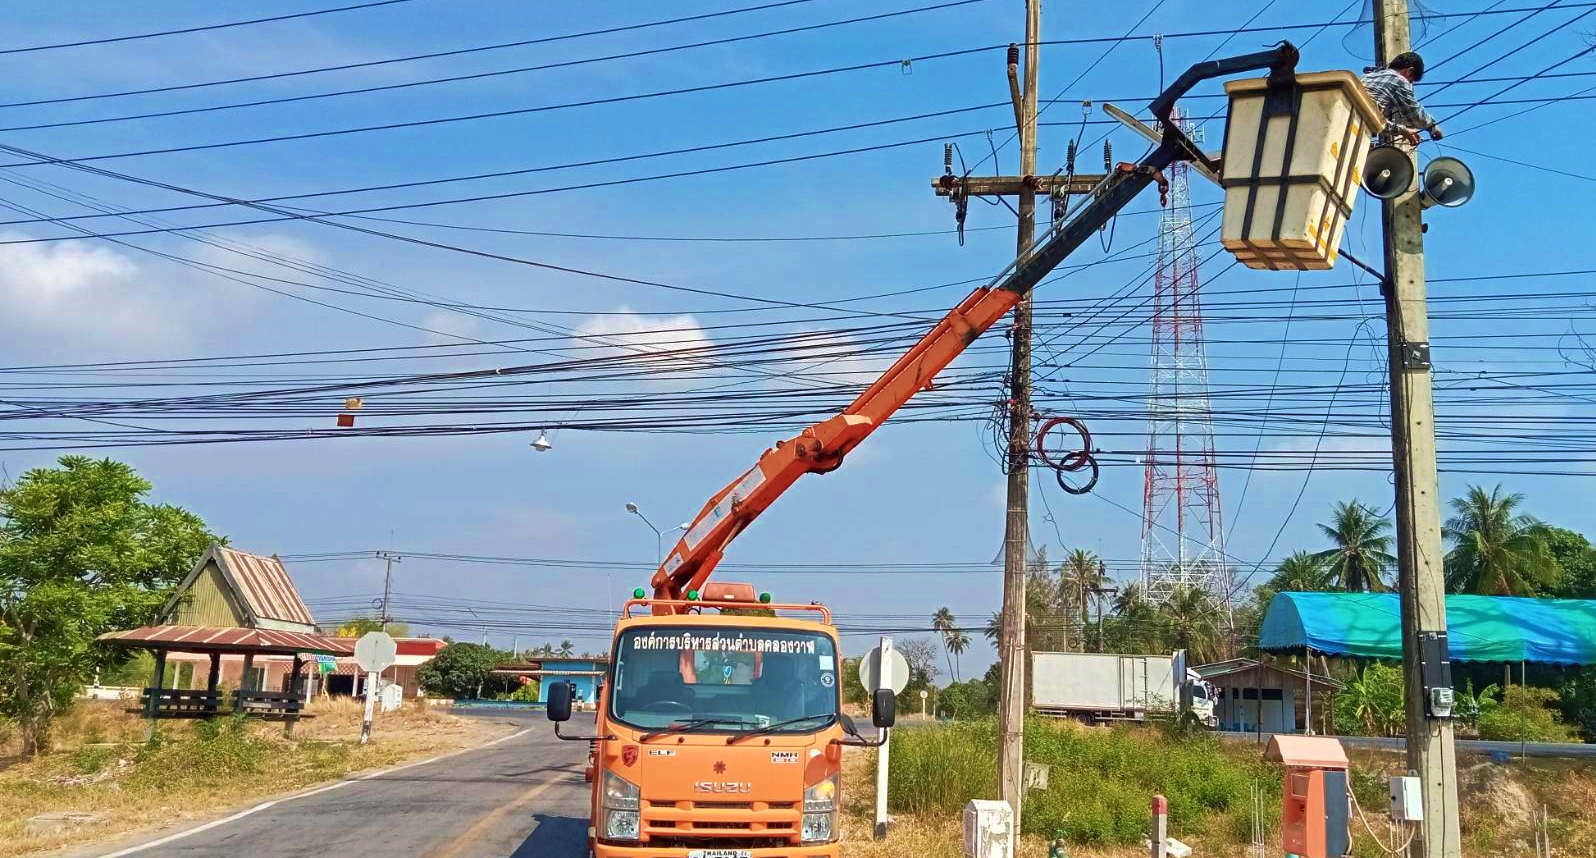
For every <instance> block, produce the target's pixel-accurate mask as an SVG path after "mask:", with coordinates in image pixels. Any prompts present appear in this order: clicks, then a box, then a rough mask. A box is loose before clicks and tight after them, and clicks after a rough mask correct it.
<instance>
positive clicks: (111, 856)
mask: <svg viewBox="0 0 1596 858" xmlns="http://www.w3.org/2000/svg"><path fill="white" fill-rule="evenodd" d="M530 732H532V728H530V727H529V728H527V729H525V730H519V731H517V732H514V733H511V734H510V735H508V736H500V737H499V738H497V739H494V740H493V741H491V742H487V743H484V744H481V745H476V746H474V747H470V748H461V749H460V750H458V751H450V752H449V753H447V754H439V755H438V756H436V757H432V758H430V759H426V760H419V761H417V762H414V763H405V764H404V765H402V766H395V767H394V768H391V769H378V770H377V771H374V772H367V773H366V774H363V775H361V776H360V777H357V778H349V779H347V780H341V781H338V782H337V783H330V784H327V785H326V786H320V787H316V788H315V789H311V790H306V791H304V792H298V793H294V794H293V795H288V796H283V797H282V798H274V799H272V800H271V801H263V802H261V803H260V804H257V805H255V806H254V807H250V808H245V809H244V810H241V811H239V812H237V813H235V814H233V815H232V816H224V817H222V818H221V819H213V820H211V821H210V822H207V823H205V824H203V825H196V826H194V827H193V828H185V829H183V830H182V831H179V832H176V833H174V834H168V835H166V836H165V837H162V838H160V839H159V840H151V841H150V842H148V843H140V844H138V845H136V846H129V847H127V848H126V849H118V850H117V851H115V852H107V853H105V854H104V855H101V856H99V857H98V858H122V856H124V855H133V854H136V853H139V852H143V851H145V850H146V849H154V848H155V847H157V846H165V845H166V844H168V843H171V842H172V841H174V840H182V839H183V838H185V837H192V836H193V835H195V834H199V833H200V832H202V831H209V830H211V829H212V828H216V827H217V826H221V825H226V824H227V823H229V822H237V821H238V820H240V819H243V818H244V817H246V816H250V815H252V814H256V813H260V812H261V811H263V810H268V809H270V808H273V807H276V806H277V805H279V804H286V803H287V802H290V801H298V800H299V799H302V798H309V797H311V796H313V795H320V794H322V793H324V792H332V791H333V790H335V789H341V788H343V787H346V786H349V785H350V784H352V783H356V782H358V781H369V780H371V779H372V778H380V777H383V776H385V775H391V774H394V773H395V772H402V771H404V770H405V769H413V768H415V767H417V766H425V765H428V764H429V763H436V762H438V761H439V760H447V759H449V758H450V757H454V756H458V755H460V754H465V753H469V752H471V751H480V750H482V749H484V748H491V747H493V746H494V745H497V744H499V743H501V742H508V741H510V740H511V739H514V738H517V737H519V736H525V735H526V734H528V733H530Z"/></svg>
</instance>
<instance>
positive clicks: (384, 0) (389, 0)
mask: <svg viewBox="0 0 1596 858" xmlns="http://www.w3.org/2000/svg"><path fill="white" fill-rule="evenodd" d="M409 2H411V0H374V2H370V3H357V4H355V5H353V6H335V7H333V8H331V9H316V10H313V11H310V12H293V13H290V14H286V15H273V16H271V17H268V18H251V19H249V20H247V21H229V22H227V23H225V24H204V25H201V26H197V27H183V28H181V29H176V30H159V31H156V32H153V33H136V34H133V35H127V36H105V37H102V38H98V39H83V40H80V41H76V42H56V43H55V44H50V45H32V46H29V47H25V48H0V54H28V53H35V52H38V51H54V50H59V49H61V48H81V47H84V46H87V45H109V44H112V43H114V42H133V41H138V40H140V39H158V38H161V37H163V36H178V35H184V34H187V33H204V32H208V31H211V30H226V29H230V28H233V27H248V26H251V25H254V24H270V23H273V22H276V21H290V20H294V19H296V18H314V17H316V16H318V15H331V14H333V13H335V12H352V11H354V10H356V9H374V8H376V7H378V6H393V5H396V4H399V3H409Z"/></svg>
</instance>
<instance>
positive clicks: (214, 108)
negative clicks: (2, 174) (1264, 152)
mask: <svg viewBox="0 0 1596 858" xmlns="http://www.w3.org/2000/svg"><path fill="white" fill-rule="evenodd" d="M985 2H987V0H949V2H944V3H939V4H936V5H932V6H920V7H917V8H914V9H903V10H900V11H896V12H881V13H878V14H875V15H864V16H861V17H856V18H846V19H843V20H840V21H826V22H822V23H819V24H806V25H803V26H799V27H787V28H784V29H780V30H769V31H766V32H762V33H749V34H746V35H741V36H727V37H725V38H720V39H710V40H707V41H701V42H691V43H688V44H682V45H670V46H668V47H663V48H645V49H642V50H636V51H626V52H624V53H618V54H607V55H604V56H597V57H585V58H582V59H575V60H562V61H559V62H552V63H543V64H540V65H534V66H521V67H518V68H511V69H497V70H494V71H485V72H474V73H472V74H461V75H451V76H448V77H434V78H426V79H424V80H414V81H405V82H403V83H385V84H374V85H372V86H363V87H356V88H353V89H341V90H335V91H333V92H318V93H308V94H304V95H285V96H279V97H276V98H261V99H255V100H253V101H237V102H229V103H226V104H212V105H206V106H202V107H185V108H178V109H175V110H158V111H148V112H145V113H133V114H127V115H123V116H100V117H91V118H88V119H71V120H65V121H61V122H45V123H35V124H32V125H14V126H11V127H9V128H0V131H39V130H43V129H47V128H70V127H76V126H82V125H102V124H105V123H110V122H130V121H133V120H138V119H160V118H166V117H172V116H192V115H195V114H201V113H215V112H218V111H224V110H240V109H244V108H251V107H265V106H268V105H273V104H293V103H298V102H303V101H316V100H319V99H323V98H336V97H340V96H345V95H365V94H370V93H374V92H392V91H395V90H403V89H414V88H416V87H423V86H435V85H438V84H445V83H461V82H463V81H473V80H486V79H488V78H495V77H503V76H506V75H514V74H526V73H530V72H536V71H548V70H550V69H562V68H573V67H576V66H583V65H592V64H594V63H603V62H611V61H614V60H625V59H635V58H637V57H647V56H656V55H659V54H666V53H674V52H676V51H685V50H691V49H694V48H705V47H713V46H718V45H730V44H736V43H739V42H748V41H754V40H756V39H766V38H770V37H773V36H786V35H792V34H794V33H807V32H812V31H815V30H825V29H829V28H832V27H842V26H847V25H849V24H859V23H865V22H870V21H884V20H888V19H891V18H900V17H903V16H906V15H917V14H920V13H922V12H935V11H940V10H943V9H952V8H954V7H958V6H968V5H970V4H972V3H985ZM666 94H675V93H666ZM648 97H654V96H648ZM550 109H559V108H550ZM503 115H511V114H504V113H495V114H484V116H503ZM467 118H471V119H477V118H483V117H481V116H475V117H467ZM454 121H460V120H454Z"/></svg>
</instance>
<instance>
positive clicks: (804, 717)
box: [726, 712, 831, 745]
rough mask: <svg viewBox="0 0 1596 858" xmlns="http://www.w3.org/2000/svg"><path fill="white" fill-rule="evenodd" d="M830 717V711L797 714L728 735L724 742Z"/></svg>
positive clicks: (728, 742) (738, 740)
mask: <svg viewBox="0 0 1596 858" xmlns="http://www.w3.org/2000/svg"><path fill="white" fill-rule="evenodd" d="M830 717H831V713H830V712H816V713H814V714H812V715H799V716H798V717H797V718H788V719H787V720H785V721H777V722H776V723H774V724H767V725H765V726H763V727H760V728H759V729H757V730H749V731H747V732H745V733H738V734H737V735H735V736H731V737H728V738H727V739H726V744H728V745H735V744H737V743H738V742H740V741H742V740H743V739H747V738H750V737H753V736H763V735H765V734H766V733H774V732H776V731H777V730H780V729H781V728H783V727H791V726H792V725H794V724H802V723H803V722H805V721H813V720H815V719H816V718H830Z"/></svg>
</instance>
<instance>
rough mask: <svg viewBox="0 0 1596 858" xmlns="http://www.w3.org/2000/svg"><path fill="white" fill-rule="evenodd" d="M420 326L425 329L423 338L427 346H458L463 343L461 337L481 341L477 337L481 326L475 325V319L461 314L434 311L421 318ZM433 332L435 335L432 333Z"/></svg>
mask: <svg viewBox="0 0 1596 858" xmlns="http://www.w3.org/2000/svg"><path fill="white" fill-rule="evenodd" d="M420 326H421V327H423V328H426V329H427V333H426V334H425V336H424V338H425V340H426V343H427V345H429V346H453V345H459V344H461V343H462V342H465V340H462V339H461V337H469V338H470V339H474V340H476V339H482V337H481V336H479V335H478V330H479V329H480V327H481V326H480V325H479V324H478V323H477V319H476V317H474V316H467V315H465V314H463V313H454V312H450V311H447V310H435V311H433V312H431V313H428V314H427V315H425V316H423V317H421V323H420ZM434 331H436V332H437V333H433V332H434Z"/></svg>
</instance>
